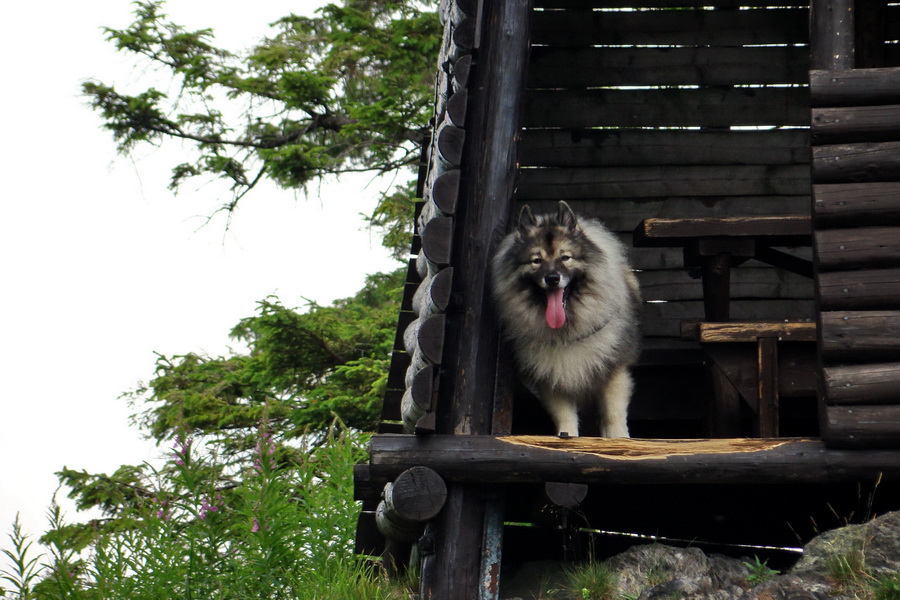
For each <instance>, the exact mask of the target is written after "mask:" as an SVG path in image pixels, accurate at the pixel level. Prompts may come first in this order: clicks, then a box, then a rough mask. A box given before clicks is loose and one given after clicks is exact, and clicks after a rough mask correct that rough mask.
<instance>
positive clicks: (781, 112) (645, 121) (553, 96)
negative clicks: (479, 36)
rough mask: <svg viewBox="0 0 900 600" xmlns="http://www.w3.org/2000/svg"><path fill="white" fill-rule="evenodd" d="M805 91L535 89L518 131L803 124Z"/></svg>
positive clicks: (806, 106)
mask: <svg viewBox="0 0 900 600" xmlns="http://www.w3.org/2000/svg"><path fill="white" fill-rule="evenodd" d="M807 95H808V94H807V90H806V89H805V88H722V89H716V88H698V89H653V90H609V89H596V90H535V91H532V92H530V93H529V94H528V97H527V100H526V105H525V110H524V114H523V116H522V124H523V126H524V127H731V126H741V125H745V126H748V125H749V126H752V125H798V126H806V125H809V103H808V99H807Z"/></svg>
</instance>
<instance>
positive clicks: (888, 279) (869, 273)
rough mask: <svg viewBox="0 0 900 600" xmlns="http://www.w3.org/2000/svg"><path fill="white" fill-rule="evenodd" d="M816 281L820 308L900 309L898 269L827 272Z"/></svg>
mask: <svg viewBox="0 0 900 600" xmlns="http://www.w3.org/2000/svg"><path fill="white" fill-rule="evenodd" d="M818 284H819V298H820V303H821V307H822V310H880V309H884V310H890V309H895V308H900V269H869V270H865V271H829V272H825V273H820V274H819V281H818Z"/></svg>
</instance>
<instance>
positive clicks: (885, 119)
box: [812, 104, 900, 144]
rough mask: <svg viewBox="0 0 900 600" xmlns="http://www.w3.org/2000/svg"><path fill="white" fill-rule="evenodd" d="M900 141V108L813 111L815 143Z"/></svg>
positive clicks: (861, 107) (894, 106)
mask: <svg viewBox="0 0 900 600" xmlns="http://www.w3.org/2000/svg"><path fill="white" fill-rule="evenodd" d="M897 139H900V104H888V105H884V106H847V107H838V108H814V109H812V142H813V143H814V144H833V143H837V142H841V143H846V142H873V141H889V140H897Z"/></svg>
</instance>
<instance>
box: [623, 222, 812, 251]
mask: <svg viewBox="0 0 900 600" xmlns="http://www.w3.org/2000/svg"><path fill="white" fill-rule="evenodd" d="M811 227H812V226H811V223H810V220H809V218H808V217H802V216H792V217H731V218H727V217H726V218H721V219H714V218H698V219H659V218H656V219H645V220H644V221H643V222H642V223H641V225H640V227H639V228H638V229H636V230H635V232H634V234H635V239H634V243H635V245H636V246H660V245H662V246H668V245H680V244H683V243H684V242H685V241H688V240H693V239H698V238H705V237H765V239H766V242H767V243H770V244H771V245H776V246H778V245H784V246H790V245H798V246H799V245H804V244H806V245H808V244H809V243H810V241H811V231H812V230H811Z"/></svg>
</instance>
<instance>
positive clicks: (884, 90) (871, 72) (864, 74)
mask: <svg viewBox="0 0 900 600" xmlns="http://www.w3.org/2000/svg"><path fill="white" fill-rule="evenodd" d="M809 86H810V102H811V104H812V105H813V106H832V107H833V106H864V105H873V104H898V103H900V67H888V68H878V69H839V70H823V69H815V70H812V71H810V72H809Z"/></svg>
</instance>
